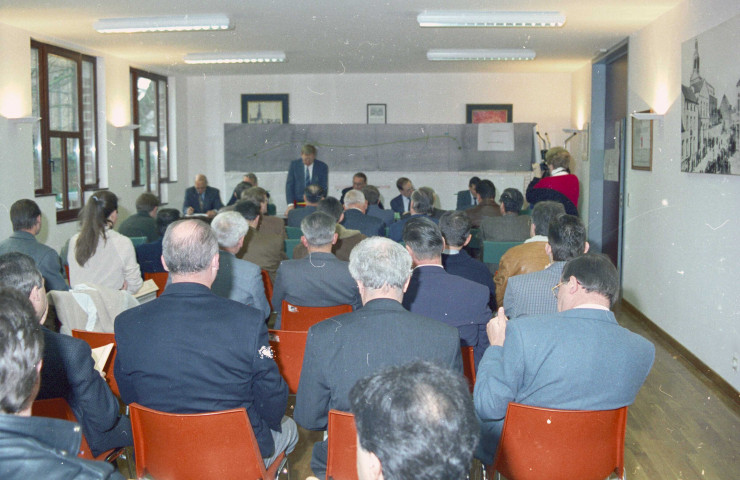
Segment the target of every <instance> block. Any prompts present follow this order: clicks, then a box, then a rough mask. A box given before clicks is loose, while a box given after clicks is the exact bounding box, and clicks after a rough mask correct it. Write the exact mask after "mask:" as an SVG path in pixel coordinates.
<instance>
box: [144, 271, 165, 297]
mask: <svg viewBox="0 0 740 480" xmlns="http://www.w3.org/2000/svg"><path fill="white" fill-rule="evenodd" d="M169 277H170V273H169V272H145V273H144V280H149V279H151V280H154V283H156V284H157V287H159V290H157V296H160V295H162V293H163V292H164V287H166V286H167V279H168V278H169Z"/></svg>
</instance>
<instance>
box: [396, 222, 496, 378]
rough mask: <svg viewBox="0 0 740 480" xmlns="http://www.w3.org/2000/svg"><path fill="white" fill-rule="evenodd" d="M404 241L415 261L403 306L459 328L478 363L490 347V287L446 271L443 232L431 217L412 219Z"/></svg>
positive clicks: (405, 231) (462, 343)
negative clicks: (488, 333) (443, 264)
mask: <svg viewBox="0 0 740 480" xmlns="http://www.w3.org/2000/svg"><path fill="white" fill-rule="evenodd" d="M403 241H404V242H405V243H406V250H408V251H409V253H410V254H411V259H412V260H413V262H414V271H413V272H412V273H411V281H409V286H408V288H407V289H406V292H405V293H404V295H403V306H404V308H406V310H408V311H409V312H412V313H418V314H419V315H424V316H425V317H429V318H434V319H436V320H439V321H440V322H444V323H446V324H448V325H450V326H452V327H455V328H457V330H458V332H459V334H460V344H461V345H462V346H470V347H473V350H474V353H475V364H476V365H477V364H478V362H479V361H480V359H481V357H482V356H483V352H484V351H485V349H486V348H487V347H488V337H487V336H486V324H487V323H488V321H489V320H490V319H491V316H492V314H491V309H490V308H489V307H488V302H489V299H490V292H489V290H488V289H487V288H486V287H485V286H483V285H481V284H479V283H475V282H473V281H470V280H467V279H465V278H462V277H458V276H457V275H452V274H450V273H447V272H446V271H445V269H444V268H443V267H442V248H443V246H444V240H442V232H440V230H439V227H438V226H437V225H435V224H434V222H432V221H431V220H429V219H426V218H418V219H413V220H410V221H409V222H408V223H406V227H405V228H404V230H403Z"/></svg>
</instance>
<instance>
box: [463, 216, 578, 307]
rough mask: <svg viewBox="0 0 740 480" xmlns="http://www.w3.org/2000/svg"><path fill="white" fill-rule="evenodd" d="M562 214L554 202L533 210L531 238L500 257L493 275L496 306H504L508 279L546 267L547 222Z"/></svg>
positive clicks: (547, 262)
mask: <svg viewBox="0 0 740 480" xmlns="http://www.w3.org/2000/svg"><path fill="white" fill-rule="evenodd" d="M468 211H470V210H468ZM563 213H565V208H564V207H563V205H562V204H561V203H558V202H551V201H544V202H538V203H537V204H536V205H535V206H534V210H532V226H531V227H530V235H531V237H530V238H528V239H527V240H525V241H524V243H523V244H521V245H517V246H516V247H512V248H510V249H508V250H507V251H506V253H504V254H503V256H502V257H501V261H500V262H499V264H498V270H497V271H496V275H494V276H493V283H495V284H496V302H497V304H498V305H503V304H504V293H506V284H507V283H508V281H509V277H513V276H515V275H521V274H523V273H531V272H537V271H540V270H544V268H545V267H546V266H547V265H548V264H549V263H550V257H549V256H548V255H547V252H546V251H545V245H547V228H548V226H549V225H550V220H552V219H553V218H555V217H557V216H558V215H560V214H563Z"/></svg>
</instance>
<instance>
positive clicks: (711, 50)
mask: <svg viewBox="0 0 740 480" xmlns="http://www.w3.org/2000/svg"><path fill="white" fill-rule="evenodd" d="M738 31H740V15H736V16H735V17H733V18H731V19H730V20H728V21H726V22H725V23H722V24H720V25H718V26H716V27H714V28H713V29H711V30H708V31H706V32H704V33H701V34H699V35H698V36H696V37H694V38H691V39H689V40H687V41H686V42H684V43H683V44H682V45H681V171H682V172H692V173H719V174H725V175H740V152H739V151H738V147H740V145H738V143H740V108H738V105H737V101H738V98H740V50H738V49H737V48H728V46H730V45H734V44H736V43H737V32H738Z"/></svg>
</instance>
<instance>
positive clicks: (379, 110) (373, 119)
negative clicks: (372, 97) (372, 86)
mask: <svg viewBox="0 0 740 480" xmlns="http://www.w3.org/2000/svg"><path fill="white" fill-rule="evenodd" d="M385 106H386V104H385V103H368V104H367V123H387V122H386V115H385Z"/></svg>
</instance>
